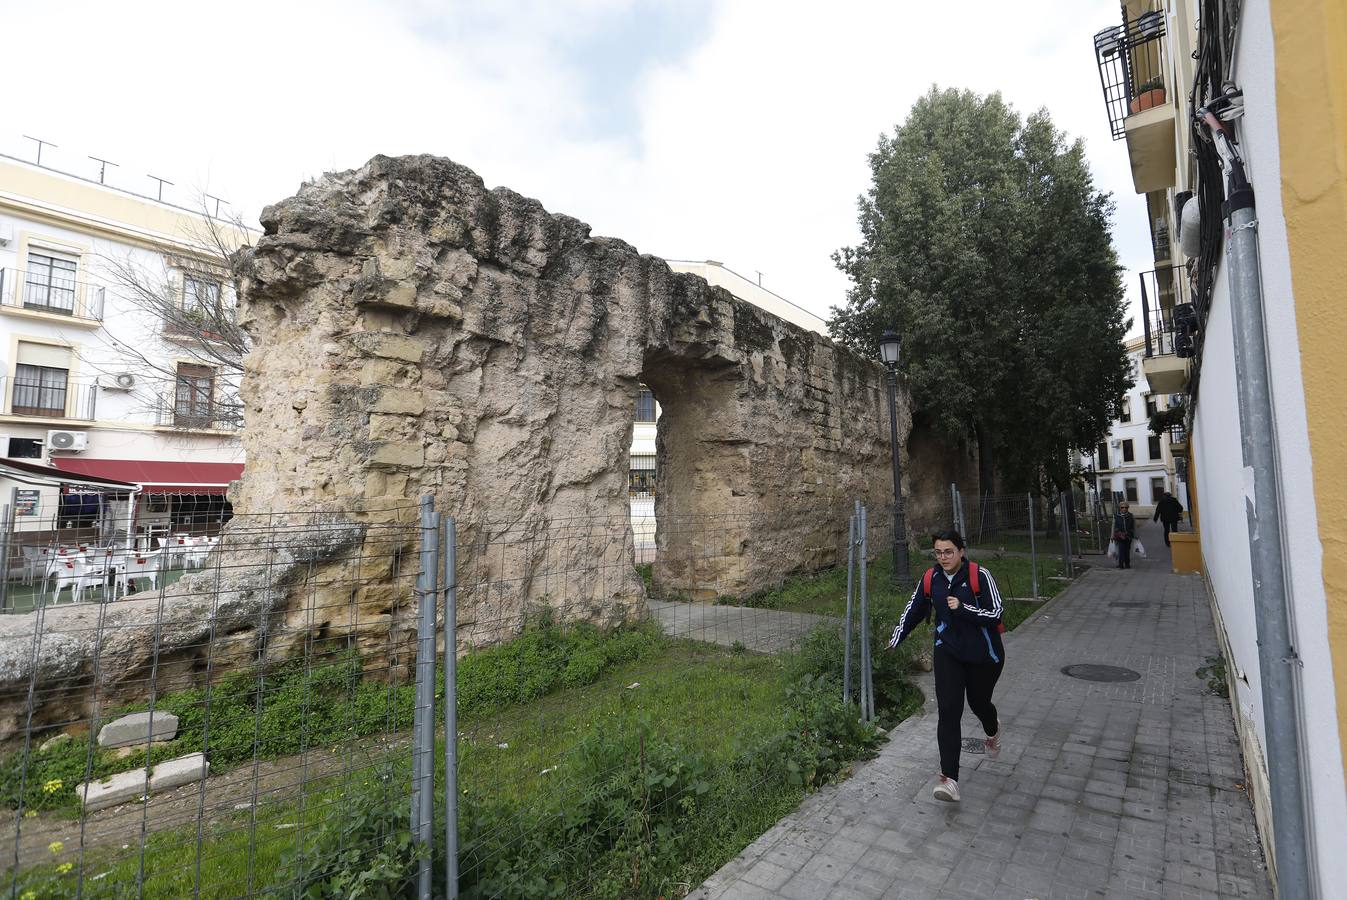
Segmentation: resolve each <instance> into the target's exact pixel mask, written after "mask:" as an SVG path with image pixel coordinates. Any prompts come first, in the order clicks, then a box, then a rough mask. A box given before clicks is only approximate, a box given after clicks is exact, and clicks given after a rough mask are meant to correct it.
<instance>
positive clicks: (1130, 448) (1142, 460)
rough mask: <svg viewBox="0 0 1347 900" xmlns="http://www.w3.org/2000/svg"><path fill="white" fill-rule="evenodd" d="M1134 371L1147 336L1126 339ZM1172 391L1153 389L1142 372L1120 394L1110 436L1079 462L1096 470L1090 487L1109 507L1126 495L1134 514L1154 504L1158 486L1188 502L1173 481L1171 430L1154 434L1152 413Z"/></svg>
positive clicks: (1163, 406) (1164, 404)
mask: <svg viewBox="0 0 1347 900" xmlns="http://www.w3.org/2000/svg"><path fill="white" fill-rule="evenodd" d="M1124 346H1125V348H1126V350H1127V358H1128V360H1129V362H1130V363H1131V365H1132V372H1133V374H1134V375H1137V376H1139V375H1140V373H1141V360H1142V355H1143V353H1144V351H1145V341H1144V339H1143V338H1140V337H1137V338H1132V339H1131V340H1129V341H1128V342H1127V343H1126V344H1125V345H1124ZM1169 406H1170V396H1169V395H1168V394H1155V393H1152V392H1150V391H1149V390H1148V389H1147V387H1146V381H1145V379H1144V378H1138V379H1137V384H1136V385H1135V386H1133V388H1132V389H1131V390H1130V391H1128V392H1127V393H1126V394H1125V395H1123V398H1122V403H1121V407H1122V408H1121V415H1119V416H1118V418H1116V419H1114V420H1113V424H1112V426H1111V427H1110V428H1109V434H1108V437H1107V438H1106V439H1105V440H1104V442H1103V443H1101V444H1100V445H1099V446H1098V447H1096V448H1095V451H1094V453H1093V454H1089V455H1086V456H1084V457H1083V458H1082V460H1081V468H1082V469H1084V470H1085V471H1087V472H1088V471H1090V470H1091V469H1092V468H1093V470H1094V488H1095V489H1096V490H1098V492H1099V497H1100V498H1101V499H1103V500H1104V502H1105V503H1106V504H1107V508H1108V509H1109V510H1110V511H1112V510H1113V509H1115V508H1116V506H1115V505H1114V504H1115V502H1116V501H1118V500H1126V501H1127V502H1128V504H1129V505H1130V506H1131V507H1132V513H1133V514H1134V515H1136V516H1137V517H1138V518H1140V517H1141V516H1143V515H1145V516H1149V515H1151V514H1152V512H1153V511H1154V510H1155V504H1156V503H1157V502H1158V501H1159V499H1160V492H1161V491H1170V492H1172V493H1174V494H1175V496H1176V497H1178V498H1179V502H1180V503H1181V504H1183V508H1184V509H1185V510H1187V508H1188V497H1187V492H1186V489H1185V487H1184V486H1183V485H1182V484H1181V483H1180V484H1178V485H1177V486H1176V484H1175V480H1176V479H1175V477H1174V475H1175V472H1174V454H1173V450H1172V444H1173V435H1171V432H1170V431H1169V430H1166V431H1165V432H1163V433H1162V434H1155V433H1153V432H1152V431H1151V429H1150V421H1151V416H1153V415H1155V413H1157V412H1163V411H1164V410H1167V409H1169Z"/></svg>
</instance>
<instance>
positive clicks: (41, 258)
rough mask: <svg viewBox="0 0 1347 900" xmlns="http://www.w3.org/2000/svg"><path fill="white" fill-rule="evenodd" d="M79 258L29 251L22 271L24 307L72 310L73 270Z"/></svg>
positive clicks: (70, 311)
mask: <svg viewBox="0 0 1347 900" xmlns="http://www.w3.org/2000/svg"><path fill="white" fill-rule="evenodd" d="M78 268H79V258H78V257H72V256H62V255H59V254H56V253H53V252H51V251H45V250H44V251H43V252H40V253H39V252H36V251H30V252H29V254H28V264H27V267H26V269H25V272H24V285H23V305H24V308H26V309H37V310H41V311H43V312H54V313H59V314H61V315H67V316H71V315H74V314H75V272H76V270H77V269H78Z"/></svg>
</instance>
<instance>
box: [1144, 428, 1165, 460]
mask: <svg viewBox="0 0 1347 900" xmlns="http://www.w3.org/2000/svg"><path fill="white" fill-rule="evenodd" d="M1146 443H1147V444H1148V445H1149V446H1148V448H1147V449H1149V450H1150V454H1151V459H1160V458H1162V457H1163V455H1164V454H1162V453H1161V452H1160V435H1158V434H1153V435H1151V436H1150V437H1148V438H1147V439H1146Z"/></svg>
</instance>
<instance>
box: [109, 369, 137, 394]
mask: <svg viewBox="0 0 1347 900" xmlns="http://www.w3.org/2000/svg"><path fill="white" fill-rule="evenodd" d="M135 386H136V376H135V375H134V374H132V373H131V372H118V373H117V374H116V375H114V376H113V378H112V384H105V385H103V389H104V390H108V391H129V390H132V389H134V388H135Z"/></svg>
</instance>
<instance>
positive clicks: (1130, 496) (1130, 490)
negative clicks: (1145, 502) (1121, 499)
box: [1123, 478, 1137, 503]
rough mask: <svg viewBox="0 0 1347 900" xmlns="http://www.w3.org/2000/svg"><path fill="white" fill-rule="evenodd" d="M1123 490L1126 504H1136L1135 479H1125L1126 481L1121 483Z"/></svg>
mask: <svg viewBox="0 0 1347 900" xmlns="http://www.w3.org/2000/svg"><path fill="white" fill-rule="evenodd" d="M1123 488H1124V490H1123V493H1125V494H1126V495H1127V502H1128V503H1136V502H1137V480H1136V479H1135V478H1129V479H1127V480H1126V481H1124V482H1123Z"/></svg>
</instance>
